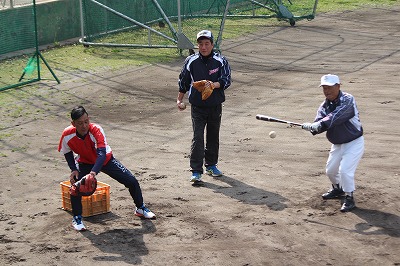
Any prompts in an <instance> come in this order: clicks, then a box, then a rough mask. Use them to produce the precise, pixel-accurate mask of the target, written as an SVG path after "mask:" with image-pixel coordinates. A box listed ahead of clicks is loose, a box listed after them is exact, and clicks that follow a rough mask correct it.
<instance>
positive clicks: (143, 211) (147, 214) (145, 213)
mask: <svg viewBox="0 0 400 266" xmlns="http://www.w3.org/2000/svg"><path fill="white" fill-rule="evenodd" d="M135 215H136V216H139V217H144V218H146V219H155V218H156V215H155V214H154V213H153V212H152V211H150V210H149V208H147V207H146V206H144V205H143V206H142V207H141V208H136V210H135Z"/></svg>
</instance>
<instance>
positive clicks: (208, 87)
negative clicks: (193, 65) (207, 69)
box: [193, 79, 215, 101]
mask: <svg viewBox="0 0 400 266" xmlns="http://www.w3.org/2000/svg"><path fill="white" fill-rule="evenodd" d="M193 87H194V88H195V89H196V90H198V91H199V92H201V99H202V100H203V101H205V100H207V99H208V97H210V95H211V94H212V93H213V91H214V88H215V87H214V83H213V82H211V81H209V80H205V79H203V80H200V81H195V82H193Z"/></svg>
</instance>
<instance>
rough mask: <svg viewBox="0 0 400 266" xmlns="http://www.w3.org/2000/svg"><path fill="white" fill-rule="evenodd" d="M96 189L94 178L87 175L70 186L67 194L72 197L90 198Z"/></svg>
mask: <svg viewBox="0 0 400 266" xmlns="http://www.w3.org/2000/svg"><path fill="white" fill-rule="evenodd" d="M96 188H97V179H96V177H94V176H93V175H91V174H87V175H85V176H84V177H82V179H81V180H79V181H77V182H75V183H74V184H73V185H72V186H71V188H70V190H69V193H70V194H71V195H73V196H90V195H92V194H93V193H94V192H95V191H96Z"/></svg>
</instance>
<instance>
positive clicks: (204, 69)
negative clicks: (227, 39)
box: [178, 51, 231, 107]
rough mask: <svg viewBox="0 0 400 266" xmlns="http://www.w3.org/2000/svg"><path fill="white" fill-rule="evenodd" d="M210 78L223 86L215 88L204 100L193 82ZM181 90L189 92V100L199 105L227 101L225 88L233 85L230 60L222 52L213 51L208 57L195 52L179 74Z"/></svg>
mask: <svg viewBox="0 0 400 266" xmlns="http://www.w3.org/2000/svg"><path fill="white" fill-rule="evenodd" d="M203 79H206V80H210V81H212V82H217V81H218V82H219V83H220V84H221V88H218V89H214V92H213V93H212V94H211V96H210V97H209V98H208V99H207V100H205V101H203V100H202V99H201V93H200V92H199V91H197V90H196V89H195V88H194V87H193V86H192V83H193V82H194V81H199V80H203ZM178 84H179V91H180V92H182V93H186V92H189V96H188V98H189V102H190V104H192V105H195V106H199V107H212V106H217V105H219V104H221V103H223V102H224V101H225V92H224V91H225V90H226V89H227V88H228V87H229V86H230V85H231V69H230V66H229V64H228V61H227V60H226V59H225V57H223V56H222V55H221V54H219V53H217V52H215V51H213V52H211V54H210V55H209V56H208V57H204V56H202V55H201V54H200V53H195V54H193V55H191V56H188V57H187V58H186V60H185V64H184V66H183V68H182V71H181V73H180V74H179V82H178Z"/></svg>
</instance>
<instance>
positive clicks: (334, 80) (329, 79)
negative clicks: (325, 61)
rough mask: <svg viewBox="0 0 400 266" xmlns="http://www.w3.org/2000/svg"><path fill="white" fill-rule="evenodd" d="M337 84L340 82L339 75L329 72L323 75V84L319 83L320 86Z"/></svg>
mask: <svg viewBox="0 0 400 266" xmlns="http://www.w3.org/2000/svg"><path fill="white" fill-rule="evenodd" d="M335 84H340V80H339V77H338V76H336V75H332V74H328V75H323V76H322V77H321V85H319V86H320V87H321V86H324V85H326V86H333V85H335Z"/></svg>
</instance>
